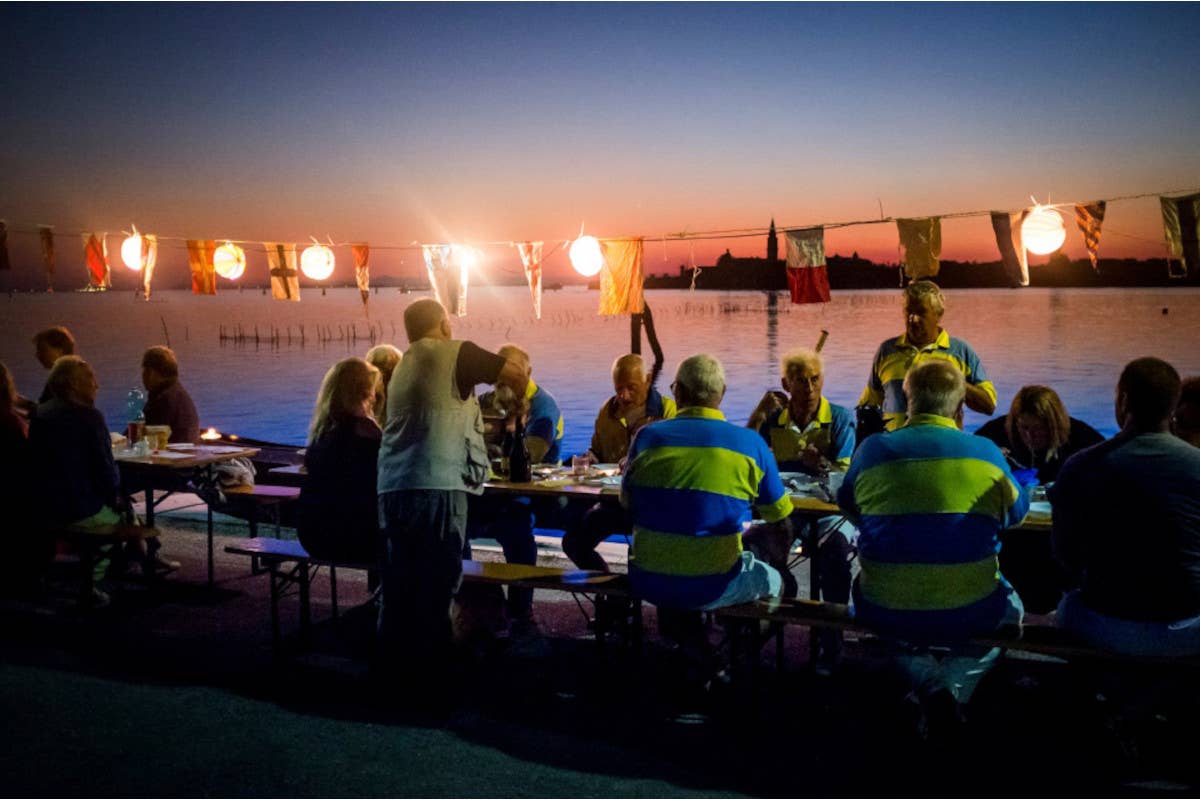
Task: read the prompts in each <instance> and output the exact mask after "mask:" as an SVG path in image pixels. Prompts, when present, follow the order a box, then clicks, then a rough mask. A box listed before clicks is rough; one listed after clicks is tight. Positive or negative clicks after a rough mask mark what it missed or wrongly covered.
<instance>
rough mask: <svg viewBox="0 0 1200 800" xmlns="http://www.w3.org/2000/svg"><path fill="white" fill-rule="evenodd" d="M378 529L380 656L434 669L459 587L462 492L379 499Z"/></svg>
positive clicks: (444, 651)
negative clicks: (381, 546) (381, 554)
mask: <svg viewBox="0 0 1200 800" xmlns="http://www.w3.org/2000/svg"><path fill="white" fill-rule="evenodd" d="M379 517H380V523H381V525H382V527H383V536H384V543H385V553H384V561H383V576H382V577H383V603H382V605H381V606H380V609H379V642H380V649H381V655H383V656H384V657H385V658H389V659H398V658H400V657H402V656H404V655H406V654H407V655H410V656H412V657H414V658H415V659H420V660H422V661H423V662H425V663H426V664H427V665H428V666H429V667H431V668H432V667H435V666H436V665H437V664H438V663H440V662H441V661H442V660H444V659H446V658H447V657H448V655H449V650H450V641H451V631H450V602H451V599H452V598H453V597H454V594H455V593H456V592H457V591H458V587H459V585H460V584H461V583H462V551H463V543H464V542H465V541H466V531H467V493H466V492H460V491H440V490H413V491H399V492H386V493H384V494H381V495H380V496H379Z"/></svg>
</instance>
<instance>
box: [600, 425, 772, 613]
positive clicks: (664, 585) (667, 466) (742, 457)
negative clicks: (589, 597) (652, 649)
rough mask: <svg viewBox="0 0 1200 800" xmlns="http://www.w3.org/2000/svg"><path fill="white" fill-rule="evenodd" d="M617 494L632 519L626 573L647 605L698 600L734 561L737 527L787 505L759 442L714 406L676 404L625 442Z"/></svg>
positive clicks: (720, 585)
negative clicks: (673, 412) (670, 414)
mask: <svg viewBox="0 0 1200 800" xmlns="http://www.w3.org/2000/svg"><path fill="white" fill-rule="evenodd" d="M621 501H622V503H624V504H625V506H626V507H627V508H629V509H630V514H631V516H632V519H633V547H632V548H631V550H630V554H629V576H630V580H631V582H632V585H633V588H634V591H636V592H637V593H638V594H639V595H641V596H642V597H644V598H645V599H646V600H648V601H650V602H651V603H654V604H655V605H663V606H667V607H673V608H700V607H702V606H705V605H707V604H709V603H711V602H712V601H714V600H716V599H717V598H718V597H720V596H721V594H722V593H723V592H724V591H725V588H726V586H727V584H728V583H729V581H730V579H731V578H732V577H733V575H734V574H735V573H736V571H737V570H738V569H739V566H738V562H739V558H740V554H741V552H742V527H743V525H744V524H745V523H746V522H749V521H750V518H751V511H752V510H753V509H757V510H758V512H759V514H760V516H762V518H763V519H765V520H767V521H768V522H777V521H779V520H781V519H784V518H785V517H787V516H788V515H789V514H790V513H791V512H792V503H791V498H789V497H788V495H787V492H786V491H784V488H783V483H782V482H781V481H780V480H779V470H778V468H777V467H776V466H775V459H774V457H772V455H771V451H770V450H769V449H767V445H766V443H765V442H764V441H763V440H762V439H761V438H760V437H759V436H758V435H757V434H756V433H755V432H754V431H752V430H748V429H746V428H741V427H738V426H737V425H733V424H731V423H729V422H726V421H725V416H724V415H723V414H722V413H721V412H720V411H718V410H716V409H712V408H699V407H689V408H681V409H679V412H678V415H677V416H676V417H675V419H670V420H663V421H661V422H656V423H654V424H653V425H647V426H646V427H644V428H642V429H641V430H640V431H638V434H637V436H636V437H634V440H633V444H632V445H630V448H629V462H628V467H627V468H626V470H625V478H624V480H623V481H622V484H621Z"/></svg>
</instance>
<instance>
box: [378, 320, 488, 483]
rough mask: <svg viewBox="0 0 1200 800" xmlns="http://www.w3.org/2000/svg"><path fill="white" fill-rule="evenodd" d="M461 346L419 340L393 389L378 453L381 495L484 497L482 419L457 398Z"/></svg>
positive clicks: (472, 404) (473, 405)
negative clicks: (413, 492)
mask: <svg viewBox="0 0 1200 800" xmlns="http://www.w3.org/2000/svg"><path fill="white" fill-rule="evenodd" d="M461 346H462V342H461V341H453V340H452V341H444V340H441V339H420V340H418V341H417V342H415V343H414V344H413V345H412V346H411V347H409V349H408V352H406V353H405V354H404V358H403V359H402V360H401V361H400V364H399V366H397V367H396V371H395V372H394V373H392V380H391V382H390V383H389V384H388V398H387V420H388V422H387V427H386V428H385V429H384V431H383V444H382V445H381V446H380V448H379V483H378V488H379V493H380V494H383V493H384V492H395V491H400V490H407V489H440V490H447V491H465V492H470V493H472V494H482V492H483V482H484V481H485V480H487V477H488V472H489V471H488V455H487V446H486V445H485V444H484V441H483V416H482V415H481V414H480V412H479V401H478V400H476V399H475V396H474V395H472V396H471V397H469V398H468V399H466V400H462V399H460V398H459V396H458V386H457V382H456V381H455V365H456V364H457V363H458V351H459V348H460V347H461Z"/></svg>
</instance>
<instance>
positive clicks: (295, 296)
mask: <svg viewBox="0 0 1200 800" xmlns="http://www.w3.org/2000/svg"><path fill="white" fill-rule="evenodd" d="M263 247H264V248H266V250H267V266H268V267H269V268H270V270H271V297H273V298H275V299H276V300H293V301H295V302H297V303H298V302H300V275H299V274H298V273H297V272H296V245H294V244H286V243H284V242H263Z"/></svg>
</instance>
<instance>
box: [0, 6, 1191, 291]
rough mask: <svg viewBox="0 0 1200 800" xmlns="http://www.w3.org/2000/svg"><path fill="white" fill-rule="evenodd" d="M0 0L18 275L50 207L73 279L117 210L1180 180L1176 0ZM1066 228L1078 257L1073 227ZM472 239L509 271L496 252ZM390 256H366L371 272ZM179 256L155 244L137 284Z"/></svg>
mask: <svg viewBox="0 0 1200 800" xmlns="http://www.w3.org/2000/svg"><path fill="white" fill-rule="evenodd" d="M0 19H2V22H3V24H2V25H0V96H2V97H3V108H4V114H3V118H4V122H3V124H2V125H0V218H2V219H5V220H7V222H8V225H9V228H10V234H9V250H10V252H11V253H12V254H13V260H14V263H15V267H16V269H17V271H18V273H20V274H24V273H28V274H30V275H32V274H34V273H35V268H36V266H37V262H36V256H35V255H34V254H35V253H36V238H35V237H34V236H32V235H29V234H28V233H24V232H23V231H27V230H29V228H30V226H31V225H35V224H38V223H45V224H52V225H54V226H55V227H56V230H57V231H58V235H59V237H60V239H59V243H58V250H59V256H58V261H59V272H60V275H62V276H63V277H64V282H68V281H67V279H73V278H74V277H75V276H78V277H79V278H80V280H81V279H82V272H83V268H82V248H81V246H80V245H79V240H78V238H77V236H74V235H73V234H76V233H77V232H79V231H82V230H92V229H95V230H106V231H110V232H114V233H115V232H118V231H120V230H122V229H127V228H128V227H129V225H130V224H131V223H134V224H136V225H137V226H138V227H139V229H141V230H142V231H143V232H148V233H158V234H161V235H163V236H181V237H194V238H216V239H222V238H233V239H246V240H255V241H260V240H294V241H306V240H307V239H308V237H309V236H317V237H320V238H322V239H324V238H325V237H326V236H329V237H332V238H333V239H334V240H335V241H349V240H365V241H368V242H371V243H373V244H375V245H377V246H378V245H383V244H394V245H401V244H410V243H413V242H442V241H508V240H513V239H545V240H547V241H548V242H554V241H556V240H558V241H560V240H563V239H569V238H572V237H574V236H575V235H577V234H578V232H579V230H580V226H581V225H582V226H583V227H584V229H585V230H586V232H589V233H593V234H596V235H599V236H617V235H645V236H647V237H649V238H655V237H661V236H662V235H663V234H670V233H677V232H680V231H685V230H686V231H706V230H713V229H733V228H757V227H764V226H765V225H766V224H767V222H768V221H769V220H770V219H771V217H772V216H773V217H774V218H775V220H776V222H777V223H778V224H779V225H780V227H786V226H802V225H812V224H819V223H826V222H839V221H848V220H862V219H871V218H878V217H879V216H880V206H881V205H882V211H883V213H884V214H885V215H888V216H922V215H926V214H941V213H953V212H961V211H973V210H987V209H1016V208H1019V207H1021V206H1022V205H1027V204H1028V202H1029V197H1030V195H1031V194H1032V195H1035V196H1036V197H1037V198H1038V200H1040V201H1045V200H1047V199H1049V200H1050V201H1051V202H1073V201H1086V200H1092V199H1097V198H1109V197H1115V196H1119V195H1126V194H1137V193H1142V192H1158V191H1165V190H1187V189H1195V188H1197V187H1200V147H1197V144H1196V143H1197V142H1198V141H1200V86H1198V85H1197V82H1196V80H1195V71H1196V64H1197V61H1198V56H1200V40H1198V39H1197V31H1200V6H1198V5H1196V4H1173V5H1151V4H1137V5H1122V4H1107V3H1079V4H1063V5H1051V4H1036V5H1024V4H995V5H993V4H931V5H898V4H897V5H892V4H888V5H875V4H848V5H824V4H799V5H780V4H771V5H751V4H737V5H716V4H703V5H689V4H670V5H637V4H621V5H590V4H589V5H550V4H537V5H520V4H504V5H477V4H461V5H418V4H401V5H374V4H371V5H355V4H337V5H310V4H304V5H289V4H276V3H272V4H263V5H253V6H243V5H234V4H220V5H201V6H197V5H192V4H180V5H169V6H155V5H137V6H133V5H128V6H126V5H92V6H88V5H85V6H74V5H58V4H49V5H21V6H16V5H12V4H7V5H4V6H2V7H0ZM943 238H944V248H943V257H944V258H957V259H978V260H994V259H995V258H996V250H995V244H994V241H993V239H992V234H991V229H990V225H989V223H988V221H987V220H986V218H981V219H970V220H954V221H947V222H946V223H945V224H944V228H943ZM119 244H120V239H119V237H116V238H113V239H110V241H109V247H110V252H111V254H112V256H113V261H114V267H113V271H114V276H115V277H116V278H118V279H119V280H125V281H126V282H128V280H129V276H128V275H125V276H122V275H121V274H120V273H125V272H126V271H125V270H124V268H123V267H121V266H119V264H117V263H116V262H118V261H119V259H118V258H117V255H116V250H117V249H118V248H119ZM548 247H549V245H548ZM726 247H730V248H731V249H732V251H733V252H734V253H735V254H737V255H762V254H763V243H762V239H761V238H754V239H741V240H735V241H699V242H695V243H694V244H692V245H689V244H686V243H679V242H672V243H668V244H666V245H663V244H662V243H660V242H658V241H648V242H647V248H646V258H647V261H646V271H647V272H648V273H655V272H666V271H674V270H675V269H677V267H678V266H679V264H681V263H685V262H687V261H688V260H689V259H691V258H693V257H694V258H695V260H696V262H697V263H698V264H702V265H703V264H710V263H712V261H713V259H714V258H715V257H716V255H718V254H719V253H720V252H722V251H724V249H725V248H726ZM827 250H828V252H829V253H831V254H832V253H838V252H840V253H842V254H844V255H848V254H849V253H850V252H851V251H853V250H857V251H858V252H859V253H860V254H861V255H864V256H867V257H870V258H874V259H876V260H881V261H895V260H896V234H895V227H894V225H873V226H862V227H853V228H848V229H845V230H839V231H836V232H830V234H829V237H828V246H827ZM1066 250H1067V252H1068V253H1069V254H1070V255H1072V256H1073V257H1080V256H1082V255H1083V249H1082V244H1081V241H1080V238H1079V234H1078V232H1077V231H1076V230H1074V225H1073V223H1071V225H1070V230H1069V235H1068V243H1067V248H1066ZM1162 254H1163V246H1162V230H1161V222H1160V218H1159V214H1158V203H1157V200H1155V199H1153V198H1150V199H1145V200H1137V201H1127V202H1122V203H1114V204H1112V205H1111V206H1110V207H1109V212H1108V219H1107V221H1106V224H1105V230H1104V234H1103V237H1102V240H1101V255H1102V256H1109V257H1124V256H1137V257H1148V256H1161V255H1162ZM485 255H486V257H487V263H486V266H485V269H486V270H488V271H489V272H490V273H493V274H494V275H496V276H497V277H500V276H505V275H512V274H515V273H518V272H519V261H518V260H517V257H516V254H515V252H514V251H513V250H511V249H510V248H506V247H499V246H497V247H491V248H488V249H487V250H486V251H485ZM338 256H339V265H338V271H337V273H336V275H335V278H337V279H340V280H349V279H350V278H351V270H350V267H349V252H348V251H346V250H343V251H339V253H338ZM255 258H257V259H258V261H257V262H256V261H255ZM251 259H252V260H251V269H252V270H254V269H256V268H257V269H259V270H261V271H263V272H264V273H265V260H263V259H262V256H261V253H259V254H257V256H255V255H252V256H251ZM401 261H402V262H403V263H401ZM564 263H565V262H564V260H563V259H562V257H561V255H559V256H556V257H555V259H553V260H552V261H551V264H550V266H551V276H552V277H559V278H566V277H568V273H567V272H566V271H565V266H564ZM420 264H421V261H420V253H419V251H411V250H410V251H400V250H395V251H387V250H384V249H381V248H378V249H376V250H375V252H374V254H373V258H372V266H373V271H374V272H375V274H377V275H379V274H409V275H413V276H416V275H418V274H420V272H419V270H420ZM183 274H186V258H185V257H184V255H183V253H182V251H181V250H179V249H178V248H174V249H164V251H163V254H162V255H161V257H160V275H162V276H163V279H164V280H165V281H171V280H173V279H176V278H178V277H179V276H181V275H183ZM15 277H16V276H15V275H14V276H13V277H11V278H5V279H3V280H8V281H11V280H12V279H13V278H15ZM260 277H261V276H260Z"/></svg>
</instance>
